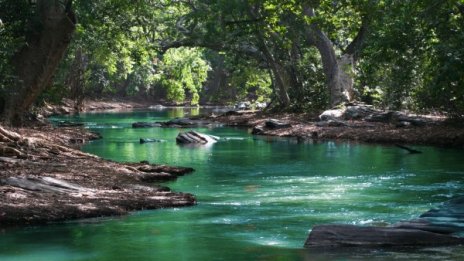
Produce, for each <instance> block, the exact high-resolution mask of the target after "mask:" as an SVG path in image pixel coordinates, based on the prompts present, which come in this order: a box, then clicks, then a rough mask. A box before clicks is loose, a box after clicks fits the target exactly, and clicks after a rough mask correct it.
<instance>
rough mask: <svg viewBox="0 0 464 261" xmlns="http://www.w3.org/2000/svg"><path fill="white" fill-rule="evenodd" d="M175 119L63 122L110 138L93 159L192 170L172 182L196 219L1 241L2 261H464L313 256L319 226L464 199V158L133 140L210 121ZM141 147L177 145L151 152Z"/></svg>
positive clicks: (228, 139)
mask: <svg viewBox="0 0 464 261" xmlns="http://www.w3.org/2000/svg"><path fill="white" fill-rule="evenodd" d="M198 113H199V111H198V110H197V109H169V110H164V111H140V112H124V113H122V112H119V113H100V114H83V115H80V116H70V117H61V118H54V119H52V120H63V119H64V120H71V121H80V122H85V123H86V126H87V127H88V128H90V129H91V130H94V131H98V132H100V133H101V134H102V135H103V137H104V138H103V139H102V140H98V141H94V142H91V143H90V144H88V145H86V146H85V147H84V148H83V150H84V151H86V152H90V153H94V154H96V155H99V156H101V157H104V158H107V159H112V160H117V161H141V160H148V161H150V162H153V163H165V164H171V165H180V166H189V167H193V168H195V169H196V172H195V173H193V174H192V175H188V176H185V177H182V178H180V179H178V180H177V181H175V182H170V183H166V185H167V186H169V187H170V188H172V190H174V191H182V192H189V193H193V194H195V195H196V198H197V200H198V204H197V205H196V206H194V207H189V208H176V209H164V210H153V211H141V212H135V213H132V214H131V215H129V216H125V217H118V218H104V219H90V220H80V221H73V222H67V223H64V224H52V225H47V226H37V227H26V228H12V229H6V230H3V231H0V260H44V261H49V260H364V259H365V260H373V259H380V260H390V259H396V260H464V247H461V246H457V247H432V248H418V249H408V248H407V249H388V248H387V249H355V248H347V249H342V250H337V251H335V250H330V249H325V250H324V249H317V250H316V249H311V250H306V249H303V247H302V246H303V244H304V241H305V239H306V237H307V235H308V233H309V231H310V229H311V227H312V226H314V225H316V224H322V223H345V224H358V225H372V224H374V225H375V224H377V225H378V224H385V223H392V222H397V221H400V220H405V219H411V218H414V217H417V216H418V215H420V214H421V213H423V212H425V211H427V210H429V209H430V208H432V207H434V206H437V205H439V203H440V202H443V201H446V200H448V199H449V198H450V197H453V196H459V195H464V184H463V183H464V154H463V151H462V150H453V149H442V148H432V147H419V149H420V150H422V151H423V153H422V154H415V155H411V154H408V153H407V152H405V151H404V150H401V149H399V148H396V147H393V146H380V145H363V144H355V143H345V142H321V143H314V144H309V143H306V144H298V143H297V142H296V141H295V140H292V139H272V138H264V137H260V138H257V137H253V136H251V135H250V134H249V133H248V131H247V130H246V129H236V128H226V127H215V128H199V129H197V130H198V131H201V132H205V133H209V134H214V135H216V136H220V137H222V138H223V139H222V140H221V141H219V142H218V143H216V144H214V145H212V146H209V147H199V148H198V147H197V148H193V147H182V146H178V145H176V143H175V137H176V135H177V134H178V132H179V129H167V128H150V129H132V128H131V123H132V122H136V121H158V120H159V121H163V120H168V119H170V118H174V117H183V116H188V115H195V114H198ZM139 138H158V139H163V140H165V142H161V143H148V144H140V143H139Z"/></svg>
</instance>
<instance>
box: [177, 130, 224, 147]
mask: <svg viewBox="0 0 464 261" xmlns="http://www.w3.org/2000/svg"><path fill="white" fill-rule="evenodd" d="M218 140H219V137H216V136H212V135H208V134H203V133H199V132H196V131H187V132H181V133H179V135H177V137H176V141H177V143H179V144H208V143H214V142H216V141H218Z"/></svg>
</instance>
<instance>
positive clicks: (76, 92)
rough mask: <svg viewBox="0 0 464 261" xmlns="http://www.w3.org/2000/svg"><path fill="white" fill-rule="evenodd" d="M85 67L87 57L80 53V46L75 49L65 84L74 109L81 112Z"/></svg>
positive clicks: (83, 96)
mask: <svg viewBox="0 0 464 261" xmlns="http://www.w3.org/2000/svg"><path fill="white" fill-rule="evenodd" d="M86 69H87V57H86V55H84V54H83V53H82V50H81V48H78V49H77V50H76V53H75V56H74V61H73V64H72V65H71V69H70V70H69V74H68V77H67V79H66V85H67V86H69V91H70V93H69V95H70V97H69V98H71V100H73V102H74V111H75V112H77V113H78V112H81V111H82V108H83V106H84V98H85V79H84V74H85V70H86Z"/></svg>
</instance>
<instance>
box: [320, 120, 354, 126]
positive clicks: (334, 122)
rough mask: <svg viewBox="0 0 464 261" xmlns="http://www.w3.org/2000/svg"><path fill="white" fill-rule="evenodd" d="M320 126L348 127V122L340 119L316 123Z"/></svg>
mask: <svg viewBox="0 0 464 261" xmlns="http://www.w3.org/2000/svg"><path fill="white" fill-rule="evenodd" d="M316 126H318V127H346V126H348V124H347V123H346V122H344V121H340V120H328V121H320V122H317V123H316Z"/></svg>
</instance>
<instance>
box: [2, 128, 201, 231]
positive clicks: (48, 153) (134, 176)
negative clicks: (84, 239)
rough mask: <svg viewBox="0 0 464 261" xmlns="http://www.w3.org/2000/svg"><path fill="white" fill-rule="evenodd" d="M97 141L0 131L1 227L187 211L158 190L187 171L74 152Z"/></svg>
mask: <svg viewBox="0 0 464 261" xmlns="http://www.w3.org/2000/svg"><path fill="white" fill-rule="evenodd" d="M96 138H99V137H98V135H95V134H93V133H89V132H88V131H86V130H84V129H81V128H75V127H74V128H54V127H52V126H49V125H46V126H42V127H37V128H20V129H10V128H5V127H3V126H0V227H5V226H11V225H30V224H44V223H49V222H59V221H65V220H71V219H80V218H91V217H101V216H112V215H124V214H127V213H128V212H129V211H136V210H144V209H157V208H166V207H182V206H191V205H194V204H195V203H196V201H195V198H194V196H193V195H191V194H186V193H177V192H172V191H170V189H169V188H167V187H164V186H161V185H159V182H162V181H166V180H174V179H176V178H177V177H179V176H182V175H185V174H187V173H191V172H192V171H193V169H191V168H181V167H169V166H164V165H153V164H149V163H148V162H141V163H127V164H124V163H117V162H112V161H108V160H104V159H101V158H99V157H96V156H94V155H90V154H87V153H83V152H81V151H79V150H78V148H79V146H80V145H82V144H83V143H85V142H88V141H89V140H92V139H96Z"/></svg>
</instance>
